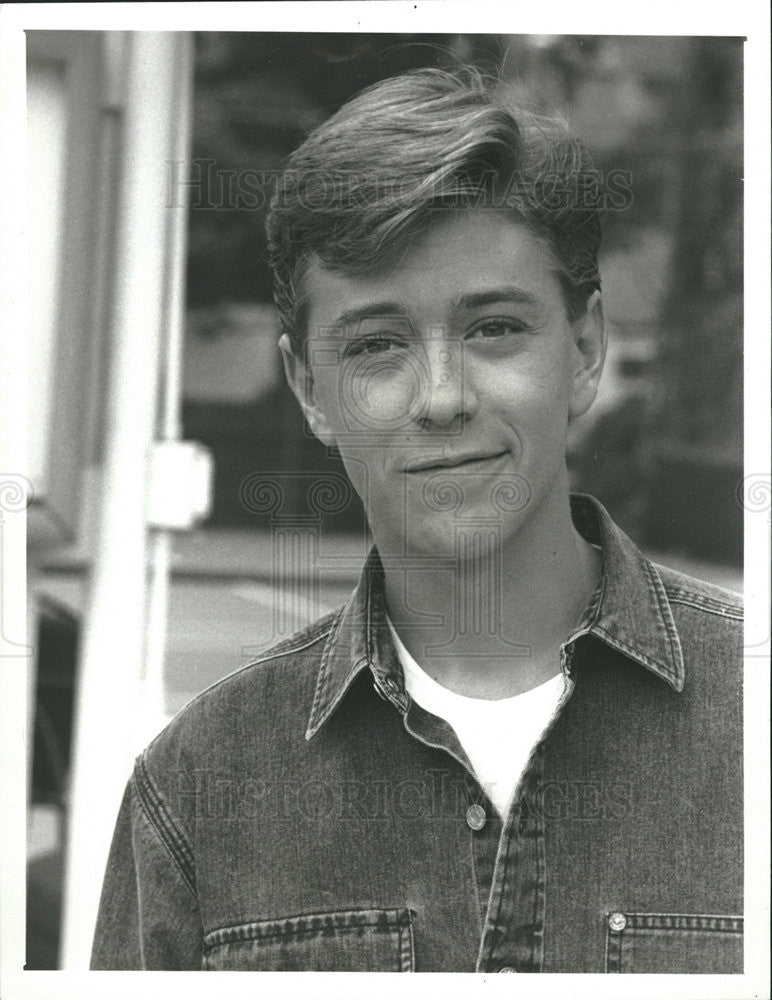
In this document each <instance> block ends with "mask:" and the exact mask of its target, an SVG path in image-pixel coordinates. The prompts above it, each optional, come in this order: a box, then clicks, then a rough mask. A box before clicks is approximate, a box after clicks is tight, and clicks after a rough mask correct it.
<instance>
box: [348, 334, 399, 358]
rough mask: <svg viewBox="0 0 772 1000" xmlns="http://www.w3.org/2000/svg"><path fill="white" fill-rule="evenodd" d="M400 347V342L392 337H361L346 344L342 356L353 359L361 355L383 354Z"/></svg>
mask: <svg viewBox="0 0 772 1000" xmlns="http://www.w3.org/2000/svg"><path fill="white" fill-rule="evenodd" d="M400 345H401V341H399V340H396V339H395V338H394V337H387V336H383V335H381V336H372V337H362V338H360V339H359V340H355V341H352V342H351V343H350V344H347V345H346V347H345V349H344V351H343V356H344V357H346V358H353V357H357V356H362V355H374V354H385V353H386V352H387V351H390V350H391V349H392V348H394V347H399V346H400Z"/></svg>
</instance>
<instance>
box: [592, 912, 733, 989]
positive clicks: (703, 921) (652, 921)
mask: <svg viewBox="0 0 772 1000" xmlns="http://www.w3.org/2000/svg"><path fill="white" fill-rule="evenodd" d="M742 971H743V918H742V917H737V916H715V915H712V914H703V913H620V912H615V913H608V914H607V915H606V972H632V973H646V972H663V973H664V972H671V973H679V972H680V973H689V972H692V973H703V974H721V973H742Z"/></svg>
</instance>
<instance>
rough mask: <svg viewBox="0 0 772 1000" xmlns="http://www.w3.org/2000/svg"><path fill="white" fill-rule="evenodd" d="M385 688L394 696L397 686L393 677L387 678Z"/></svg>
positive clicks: (384, 683)
mask: <svg viewBox="0 0 772 1000" xmlns="http://www.w3.org/2000/svg"><path fill="white" fill-rule="evenodd" d="M383 686H384V687H385V688H386V690H387V691H391V693H392V694H394V692H395V691H396V690H397V685H396V684H395V683H394V681H393V680H392V679H391V677H387V678H386V680H385V681H384V682H383Z"/></svg>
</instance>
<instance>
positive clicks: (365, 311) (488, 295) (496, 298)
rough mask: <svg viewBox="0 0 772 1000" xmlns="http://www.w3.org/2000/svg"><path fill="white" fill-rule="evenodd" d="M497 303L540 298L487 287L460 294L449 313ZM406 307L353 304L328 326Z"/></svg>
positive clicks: (403, 312)
mask: <svg viewBox="0 0 772 1000" xmlns="http://www.w3.org/2000/svg"><path fill="white" fill-rule="evenodd" d="M497 302H509V303H515V304H516V305H525V306H536V305H540V300H539V299H538V298H537V297H536V296H535V295H532V294H531V292H526V291H525V290H524V289H522V288H518V287H517V286H516V285H503V286H501V287H498V288H489V289H485V290H483V291H479V292H467V293H466V294H465V295H461V296H459V297H458V298H457V299H456V300H455V301H454V302H453V303H452V305H451V309H450V311H451V314H456V313H459V312H463V311H464V310H467V311H469V310H472V309H480V308H482V307H484V306H490V305H495V304H496V303H497ZM407 315H408V310H407V309H406V308H405V306H404V304H403V303H401V302H393V301H390V302H367V303H365V304H364V305H361V306H354V307H353V308H351V309H345V310H344V311H343V312H342V313H341V314H340V315H339V316H338V317H337V318H336V319H335V322H334V323H331V324H330V327H331V328H336V327H344V328H345V327H349V326H355V325H356V324H357V323H360V322H361V321H362V320H365V319H378V318H383V317H399V318H405V317H407Z"/></svg>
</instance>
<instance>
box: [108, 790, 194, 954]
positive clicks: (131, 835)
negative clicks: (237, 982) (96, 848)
mask: <svg viewBox="0 0 772 1000" xmlns="http://www.w3.org/2000/svg"><path fill="white" fill-rule="evenodd" d="M202 936H203V935H202V927H201V917H200V913H199V908H198V900H197V897H196V894H195V890H194V888H193V887H191V885H190V881H189V879H187V878H186V877H185V874H184V872H183V871H182V870H181V867H180V865H179V863H178V861H177V859H176V858H175V856H174V853H173V850H172V849H170V847H169V839H168V836H167V837H166V838H164V837H163V836H162V835H161V833H160V831H159V827H158V825H157V823H156V822H154V820H153V818H152V817H151V816H150V815H149V814H148V812H147V810H146V808H145V805H144V803H143V797H142V795H140V794H139V790H138V787H137V775H136V772H135V775H134V776H133V777H132V778H131V780H130V781H129V783H128V785H127V787H126V791H125V792H124V796H123V800H122V802H121V807H120V810H119V813H118V820H117V823H116V827H115V832H114V834H113V840H112V844H111V847H110V853H109V856H108V860H107V867H106V870H105V877H104V882H103V885H102V895H101V899H100V903H99V912H98V916H97V924H96V931H95V934H94V943H93V947H92V952H91V968H92V969H103V970H107V969H111V970H121V971H124V970H133V969H167V970H182V969H195V970H200V969H201V954H202Z"/></svg>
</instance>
